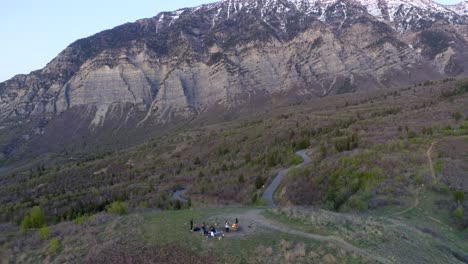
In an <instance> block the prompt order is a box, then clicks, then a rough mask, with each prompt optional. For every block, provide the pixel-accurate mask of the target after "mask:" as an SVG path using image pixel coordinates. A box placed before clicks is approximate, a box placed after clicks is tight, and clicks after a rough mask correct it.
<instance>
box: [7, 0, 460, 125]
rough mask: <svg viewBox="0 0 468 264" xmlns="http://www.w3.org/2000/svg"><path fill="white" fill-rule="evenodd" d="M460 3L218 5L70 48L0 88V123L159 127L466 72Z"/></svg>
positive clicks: (353, 0)
mask: <svg viewBox="0 0 468 264" xmlns="http://www.w3.org/2000/svg"><path fill="white" fill-rule="evenodd" d="M466 7H467V2H463V3H461V4H459V5H456V6H442V5H439V4H436V3H435V2H432V1H431V0H417V1H409V0H379V1H370V0H224V1H220V2H216V3H213V4H208V5H202V6H199V7H195V8H185V9H180V10H177V11H175V12H163V13H160V14H158V15H157V16H155V17H153V18H149V19H142V20H139V21H136V22H135V23H128V24H125V25H122V26H118V27H116V28H114V29H111V30H107V31H104V32H101V33H98V34H96V35H94V36H91V37H89V38H86V39H81V40H78V41H76V42H75V43H73V44H71V45H70V46H69V47H67V48H66V49H65V50H64V51H63V52H62V53H60V54H59V55H58V56H57V57H56V58H55V59H54V60H53V61H52V62H50V63H49V64H48V65H47V66H46V67H45V68H44V69H42V70H38V71H36V72H33V73H31V74H29V75H19V76H16V77H14V78H12V79H11V80H9V81H6V82H4V83H1V84H0V120H4V121H3V122H5V120H10V119H15V118H17V117H19V118H21V119H24V118H29V117H34V116H46V117H47V118H48V119H51V118H52V119H53V118H54V117H56V116H59V115H61V114H63V113H65V112H67V111H69V110H70V109H87V110H86V111H82V113H83V115H86V117H83V118H85V119H86V120H88V119H89V120H90V122H89V124H87V125H88V127H89V128H90V129H91V130H93V129H94V128H96V127H100V126H103V125H104V123H105V120H107V119H109V118H114V119H115V118H116V117H119V118H120V120H121V121H120V122H126V121H128V120H129V118H134V117H136V116H140V117H141V119H140V120H138V124H139V125H142V124H145V122H159V123H161V122H162V123H164V122H167V121H170V120H171V119H173V118H176V117H188V116H192V115H194V114H198V113H202V112H205V111H207V110H208V109H210V108H212V107H219V106H221V107H223V108H227V109H229V108H237V107H240V106H242V105H244V104H245V103H248V102H252V101H253V100H254V98H256V97H257V96H260V95H261V96H263V97H264V96H267V97H268V96H272V95H275V94H294V95H295V96H308V97H319V96H326V95H328V94H333V93H347V92H353V91H356V90H366V89H379V88H385V87H389V86H395V85H407V84H412V83H417V82H420V81H423V80H426V79H434V78H438V77H442V76H447V75H461V74H466V71H467V70H468V27H467V25H468V16H467V13H466V12H467V8H466ZM124 112H125V113H124ZM89 120H88V121H89Z"/></svg>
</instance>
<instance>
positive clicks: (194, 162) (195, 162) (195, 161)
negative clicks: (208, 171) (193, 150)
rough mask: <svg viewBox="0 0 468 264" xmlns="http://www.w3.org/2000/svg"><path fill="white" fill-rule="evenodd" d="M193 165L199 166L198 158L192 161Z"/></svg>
mask: <svg viewBox="0 0 468 264" xmlns="http://www.w3.org/2000/svg"><path fill="white" fill-rule="evenodd" d="M193 164H194V165H200V164H201V161H200V158H199V157H196V158H195V160H194V161H193Z"/></svg>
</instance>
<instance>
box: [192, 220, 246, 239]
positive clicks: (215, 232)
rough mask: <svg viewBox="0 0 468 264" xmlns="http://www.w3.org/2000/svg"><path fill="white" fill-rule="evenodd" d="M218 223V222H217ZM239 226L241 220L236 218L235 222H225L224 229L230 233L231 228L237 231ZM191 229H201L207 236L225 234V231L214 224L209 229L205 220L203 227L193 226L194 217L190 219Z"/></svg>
mask: <svg viewBox="0 0 468 264" xmlns="http://www.w3.org/2000/svg"><path fill="white" fill-rule="evenodd" d="M215 225H216V224H215ZM238 227H239V220H238V219H237V218H236V220H235V223H234V224H232V225H231V224H230V223H229V221H227V220H226V221H225V222H224V229H225V232H226V233H229V232H230V230H231V229H232V230H234V231H237V229H238ZM190 231H193V232H196V231H200V232H201V233H202V234H203V235H204V236H206V237H215V236H217V235H220V234H223V231H220V230H217V229H216V228H215V227H214V226H210V228H209V229H207V228H206V225H205V222H203V224H202V226H201V227H195V228H194V227H193V219H190Z"/></svg>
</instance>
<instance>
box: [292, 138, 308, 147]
mask: <svg viewBox="0 0 468 264" xmlns="http://www.w3.org/2000/svg"><path fill="white" fill-rule="evenodd" d="M294 147H295V149H296V150H301V149H306V148H308V147H310V140H309V139H308V138H302V139H300V140H299V141H298V142H295V144H294Z"/></svg>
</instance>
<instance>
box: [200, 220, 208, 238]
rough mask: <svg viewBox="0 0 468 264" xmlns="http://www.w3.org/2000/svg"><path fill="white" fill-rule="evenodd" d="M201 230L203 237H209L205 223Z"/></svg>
mask: <svg viewBox="0 0 468 264" xmlns="http://www.w3.org/2000/svg"><path fill="white" fill-rule="evenodd" d="M201 230H202V232H203V235H205V236H206V235H208V231H207V230H206V226H205V222H203V224H202V227H201Z"/></svg>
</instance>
